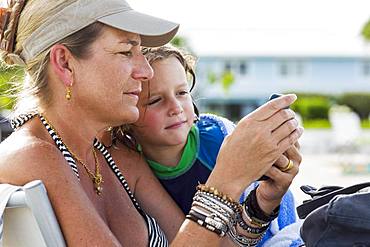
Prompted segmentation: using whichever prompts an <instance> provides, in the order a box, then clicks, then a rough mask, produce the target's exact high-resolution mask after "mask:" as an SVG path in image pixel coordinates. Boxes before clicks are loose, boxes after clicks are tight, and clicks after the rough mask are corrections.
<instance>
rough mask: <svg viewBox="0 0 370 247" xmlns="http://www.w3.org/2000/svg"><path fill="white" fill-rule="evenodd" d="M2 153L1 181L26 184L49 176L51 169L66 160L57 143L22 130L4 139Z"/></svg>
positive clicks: (0, 162)
mask: <svg viewBox="0 0 370 247" xmlns="http://www.w3.org/2000/svg"><path fill="white" fill-rule="evenodd" d="M0 153H1V155H0V183H2V182H4V183H15V184H24V183H26V182H28V181H30V180H33V179H41V178H43V177H45V178H47V173H48V172H49V171H50V169H53V168H55V166H60V163H61V162H65V160H64V158H63V156H62V155H61V153H60V151H59V150H58V148H57V147H56V146H55V145H53V144H52V143H50V142H48V141H45V140H42V139H40V138H38V137H36V136H33V135H30V134H29V133H25V132H22V131H20V132H18V131H16V132H14V133H13V134H11V135H10V136H9V137H8V138H7V139H5V140H4V141H3V142H2V143H1V144H0ZM56 170H59V169H56Z"/></svg>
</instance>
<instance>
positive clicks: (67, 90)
mask: <svg viewBox="0 0 370 247" xmlns="http://www.w3.org/2000/svg"><path fill="white" fill-rule="evenodd" d="M65 97H66V100H71V98H72V87H70V86H67V88H66V95H65Z"/></svg>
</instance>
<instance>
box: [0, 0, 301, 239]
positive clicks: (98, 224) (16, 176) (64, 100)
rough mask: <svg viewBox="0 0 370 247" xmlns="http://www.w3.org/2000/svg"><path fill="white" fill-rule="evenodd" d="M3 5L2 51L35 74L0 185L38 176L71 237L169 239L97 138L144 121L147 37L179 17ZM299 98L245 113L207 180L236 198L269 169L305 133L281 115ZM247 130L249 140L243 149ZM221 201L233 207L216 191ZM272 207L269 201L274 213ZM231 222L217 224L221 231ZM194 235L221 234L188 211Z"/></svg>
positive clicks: (120, 7) (116, 0) (161, 36)
mask: <svg viewBox="0 0 370 247" xmlns="http://www.w3.org/2000/svg"><path fill="white" fill-rule="evenodd" d="M0 13H1V20H2V22H1V25H0V26H1V28H2V30H1V38H2V39H1V49H2V51H3V53H2V57H3V60H4V61H5V62H7V63H8V64H13V63H16V64H20V65H23V66H24V68H25V72H26V79H27V81H25V83H24V89H23V91H22V92H21V93H20V97H19V99H18V103H17V107H16V110H15V115H19V114H25V115H20V117H19V118H17V120H16V121H14V122H13V124H14V126H15V127H16V129H17V130H16V131H15V132H14V133H13V134H12V135H11V136H10V137H9V138H8V139H7V140H6V141H4V142H2V143H1V146H0V153H1V157H0V182H1V183H11V184H16V185H22V184H25V183H27V182H29V181H31V180H34V179H40V180H42V181H43V182H44V184H45V186H46V188H47V191H48V195H49V198H50V200H51V203H52V205H53V208H54V211H55V213H56V216H57V218H58V221H59V224H60V226H61V229H62V232H63V235H64V238H65V240H66V242H67V244H68V245H69V246H81V245H88V246H90V245H94V246H121V245H126V246H132V245H133V243H134V245H135V246H145V245H148V244H149V245H150V246H161V245H164V246H165V245H166V243H167V242H166V239H165V236H164V234H163V233H162V231H161V230H160V228H159V226H158V225H157V223H156V222H155V220H154V219H153V218H151V217H150V216H148V215H147V214H146V213H145V212H144V211H143V210H141V208H140V207H139V206H138V205H137V204H136V201H135V199H134V197H133V195H132V193H131V192H130V190H129V188H128V187H127V184H126V183H125V181H124V180H123V179H122V178H121V176H120V172H118V171H117V169H116V166H115V164H114V161H112V159H111V157H110V155H109V153H108V152H107V151H106V149H105V147H104V146H103V145H101V144H100V142H99V141H97V140H95V142H94V139H95V136H97V135H98V133H99V132H101V131H102V130H104V129H105V128H107V127H109V126H118V125H121V124H123V123H131V122H134V121H136V120H137V119H138V117H139V116H138V109H137V107H136V103H137V100H138V94H139V92H140V91H141V83H140V81H143V80H148V79H150V78H151V77H152V76H153V71H152V69H151V67H150V66H149V65H148V63H147V61H146V60H145V58H144V56H143V55H142V53H141V51H140V45H141V44H142V45H145V46H159V45H162V44H164V43H166V42H168V41H169V40H170V39H171V38H172V37H173V35H174V34H175V33H176V31H177V28H178V26H177V25H176V24H174V23H171V22H167V21H164V20H160V19H156V18H154V17H150V16H147V15H143V14H140V13H138V12H135V11H133V10H132V9H131V8H130V7H129V5H128V4H127V3H126V2H125V1H122V0H106V1H99V0H69V1H66V0H55V1H43V0H29V1H27V2H25V1H22V0H14V1H10V6H9V8H7V9H2V10H1V12H0ZM29 96H30V97H29ZM294 100H295V96H292V95H290V96H286V97H282V98H281V99H279V100H276V101H274V102H272V103H270V104H268V105H266V106H264V107H263V108H261V109H260V110H259V111H258V112H256V113H255V114H253V115H250V116H248V117H247V118H245V119H244V120H242V121H241V123H240V124H239V125H238V127H236V129H235V131H234V134H235V135H234V134H233V135H232V136H230V138H227V139H226V141H225V145H224V147H223V148H222V149H221V151H220V155H219V157H218V161H217V168H216V169H214V171H213V172H212V174H211V176H210V178H209V179H208V181H207V186H209V187H211V186H212V187H215V188H217V189H218V190H220V191H222V192H223V193H225V194H227V195H228V196H229V197H228V198H227V199H228V202H229V201H231V198H234V199H235V198H238V196H239V195H240V194H241V192H242V190H243V188H245V187H246V186H248V185H249V184H250V183H251V181H253V180H254V179H256V178H258V177H259V176H261V175H262V174H264V173H265V172H266V171H267V170H268V169H269V167H270V166H271V164H272V163H273V161H274V160H276V159H277V158H278V157H279V155H281V154H282V153H283V152H285V150H287V149H288V148H289V147H291V146H292V143H295V142H296V141H297V139H298V138H299V136H300V135H301V132H302V131H301V130H300V129H295V130H292V128H291V126H289V124H285V122H286V120H288V118H289V116H284V114H281V113H279V110H280V109H283V108H284V107H286V106H288V105H289V104H291V103H292V102H293V101H294ZM35 112H36V114H35ZM246 125H248V126H250V127H253V128H252V129H255V131H251V128H244V127H245V126H246ZM267 130H268V131H267ZM272 130H275V131H274V133H272V132H271V131H272ZM256 131H257V132H256ZM256 133H257V134H256ZM251 137H253V138H251ZM247 139H248V142H249V146H250V148H248V149H245V148H241V146H242V145H243V144H245V142H246V140H247ZM93 142H94V146H93V145H92V143H93ZM261 147H263V149H262V148H261ZM256 150H260V151H256ZM249 154H250V155H249ZM245 155H248V156H247V157H245ZM234 170H239V171H240V173H239V174H238V175H236V174H235V173H234V172H233V171H234ZM112 171H113V172H112ZM251 171H253V172H251ZM212 193H213V195H214V194H215V192H214V191H213V192H212ZM212 193H211V194H212ZM214 200H216V201H217V203H218V204H220V205H223V206H224V207H226V208H228V209H230V206H228V205H227V204H226V202H225V203H224V202H222V201H221V197H220V196H216V195H215V199H214ZM276 206H277V204H276V202H263V203H262V205H261V207H263V208H264V209H265V211H266V212H269V210H271V211H270V212H272V211H273V209H274V208H276ZM233 216H234V213H233V214H232V215H230V217H226V221H229V220H231V219H232V217H233ZM226 221H222V222H218V223H219V226H220V227H222V228H217V229H216V230H220V229H225V226H226ZM226 227H227V226H226ZM189 239H191V240H195V241H196V243H197V245H199V246H202V245H203V246H215V245H217V244H218V243H219V242H220V237H219V236H218V235H217V234H214V232H212V231H211V230H209V229H207V228H205V227H201V226H199V225H198V224H197V223H194V222H191V221H188V220H187V221H185V222H184V224H183V225H182V228H181V230H180V231H179V233H177V235H176V237H175V239H174V240H173V241H172V244H173V246H184V245H187V243H189Z"/></svg>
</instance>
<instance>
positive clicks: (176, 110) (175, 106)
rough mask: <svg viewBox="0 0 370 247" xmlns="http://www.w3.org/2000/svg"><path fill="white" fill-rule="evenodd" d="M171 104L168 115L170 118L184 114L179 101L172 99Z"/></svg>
mask: <svg viewBox="0 0 370 247" xmlns="http://www.w3.org/2000/svg"><path fill="white" fill-rule="evenodd" d="M169 104H170V107H169V110H168V115H169V116H170V117H173V116H177V115H179V114H181V113H183V112H184V110H183V108H182V105H181V103H180V102H179V101H178V100H177V99H172V100H171V101H170V103H169Z"/></svg>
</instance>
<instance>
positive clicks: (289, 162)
mask: <svg viewBox="0 0 370 247" xmlns="http://www.w3.org/2000/svg"><path fill="white" fill-rule="evenodd" d="M293 166H294V163H293V161H292V160H289V161H288V164H287V165H286V166H285V167H283V168H281V169H280V171H282V172H287V171H289V170H290V169H292V168H293Z"/></svg>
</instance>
